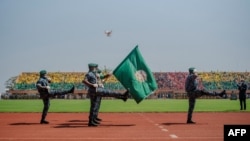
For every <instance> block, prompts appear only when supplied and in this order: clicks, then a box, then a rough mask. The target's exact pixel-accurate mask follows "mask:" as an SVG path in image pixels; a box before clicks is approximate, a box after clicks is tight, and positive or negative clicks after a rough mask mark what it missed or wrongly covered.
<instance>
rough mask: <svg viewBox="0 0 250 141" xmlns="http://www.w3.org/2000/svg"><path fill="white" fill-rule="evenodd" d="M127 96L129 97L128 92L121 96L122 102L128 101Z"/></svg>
mask: <svg viewBox="0 0 250 141" xmlns="http://www.w3.org/2000/svg"><path fill="white" fill-rule="evenodd" d="M128 96H129V91H128V90H127V91H126V92H125V93H124V94H123V96H122V98H121V99H122V100H123V101H124V102H126V101H127V99H128Z"/></svg>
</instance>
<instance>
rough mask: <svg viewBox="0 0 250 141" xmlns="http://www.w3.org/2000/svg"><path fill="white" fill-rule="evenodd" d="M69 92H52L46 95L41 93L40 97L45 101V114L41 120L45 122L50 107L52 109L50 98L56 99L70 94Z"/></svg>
mask: <svg viewBox="0 0 250 141" xmlns="http://www.w3.org/2000/svg"><path fill="white" fill-rule="evenodd" d="M68 93H69V90H62V91H61V90H50V91H49V92H46V93H40V97H41V98H42V99H43V112H42V118H41V120H45V118H46V116H47V113H48V110H49V107H50V100H49V99H50V97H55V96H57V95H65V94H68Z"/></svg>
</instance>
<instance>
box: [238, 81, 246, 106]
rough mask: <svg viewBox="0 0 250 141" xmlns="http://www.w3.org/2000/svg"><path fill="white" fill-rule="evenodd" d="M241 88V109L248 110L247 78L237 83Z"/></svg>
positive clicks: (239, 88)
mask: <svg viewBox="0 0 250 141" xmlns="http://www.w3.org/2000/svg"><path fill="white" fill-rule="evenodd" d="M237 87H238V90H239V99H240V110H243V109H244V110H246V91H247V84H246V83H245V80H243V79H242V80H241V81H240V83H238V84H237Z"/></svg>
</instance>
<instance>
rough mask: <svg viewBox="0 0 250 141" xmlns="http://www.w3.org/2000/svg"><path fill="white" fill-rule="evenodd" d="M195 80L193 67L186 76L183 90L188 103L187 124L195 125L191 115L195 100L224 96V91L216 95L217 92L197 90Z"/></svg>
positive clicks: (195, 72)
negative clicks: (204, 97)
mask: <svg viewBox="0 0 250 141" xmlns="http://www.w3.org/2000/svg"><path fill="white" fill-rule="evenodd" d="M197 78H198V74H197V70H196V69H195V68H193V67H192V68H189V75H188V76H187V78H186V82H185V90H186V92H187V96H188V102H189V108H188V115H187V124H195V122H193V121H192V114H193V110H194V106H195V101H196V98H198V97H201V96H203V95H208V96H220V97H223V95H225V94H226V91H225V90H223V91H222V92H220V93H217V92H209V91H206V90H204V89H202V90H201V89H199V88H198V80H197Z"/></svg>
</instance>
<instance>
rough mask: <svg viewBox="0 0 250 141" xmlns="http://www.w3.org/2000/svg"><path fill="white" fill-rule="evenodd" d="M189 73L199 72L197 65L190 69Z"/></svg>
mask: <svg viewBox="0 0 250 141" xmlns="http://www.w3.org/2000/svg"><path fill="white" fill-rule="evenodd" d="M188 71H189V73H195V72H197V70H196V68H195V67H191V68H189V69H188Z"/></svg>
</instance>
